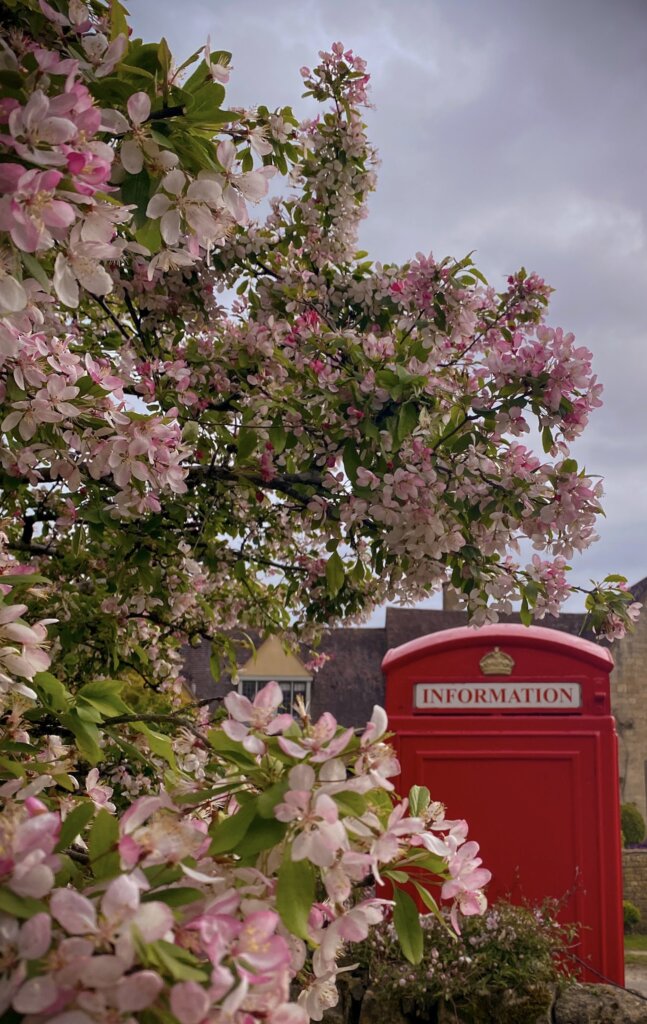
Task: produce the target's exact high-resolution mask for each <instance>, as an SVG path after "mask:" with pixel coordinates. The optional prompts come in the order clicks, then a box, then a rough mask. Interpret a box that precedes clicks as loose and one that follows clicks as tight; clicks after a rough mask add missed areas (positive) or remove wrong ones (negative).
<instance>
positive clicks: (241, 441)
mask: <svg viewBox="0 0 647 1024" xmlns="http://www.w3.org/2000/svg"><path fill="white" fill-rule="evenodd" d="M257 444H258V434H257V433H256V431H255V430H251V429H250V428H249V427H241V428H240V430H239V431H238V440H237V442H236V448H237V451H238V461H239V462H244V461H245V459H248V458H249V456H250V455H251V454H252V452H253V451H254V450H255V448H256V445H257Z"/></svg>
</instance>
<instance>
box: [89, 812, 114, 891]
mask: <svg viewBox="0 0 647 1024" xmlns="http://www.w3.org/2000/svg"><path fill="white" fill-rule="evenodd" d="M118 842H119V823H118V821H117V819H116V818H113V816H112V814H109V813H108V811H106V810H104V809H103V808H101V810H100V811H99V812H98V814H97V816H96V818H95V820H94V824H93V826H92V828H91V829H90V834H89V836H88V853H89V854H90V867H91V868H92V874H93V875H94V877H95V878H96V879H97V880H103V879H107V878H114V877H115V875H118V874H119V870H120V864H119V853H118V852H117V843H118Z"/></svg>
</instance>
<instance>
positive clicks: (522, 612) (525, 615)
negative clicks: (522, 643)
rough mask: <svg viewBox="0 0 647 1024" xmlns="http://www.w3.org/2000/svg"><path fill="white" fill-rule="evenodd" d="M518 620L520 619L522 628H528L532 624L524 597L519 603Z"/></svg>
mask: <svg viewBox="0 0 647 1024" xmlns="http://www.w3.org/2000/svg"><path fill="white" fill-rule="evenodd" d="M519 618H520V619H521V621H522V623H523V624H524V626H530V625H531V624H532V612H531V611H530V608H529V607H528V601H527V599H526V597H524V598H523V599H522V601H521V608H520V609H519Z"/></svg>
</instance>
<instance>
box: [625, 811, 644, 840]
mask: <svg viewBox="0 0 647 1024" xmlns="http://www.w3.org/2000/svg"><path fill="white" fill-rule="evenodd" d="M620 825H621V827H622V834H623V836H624V841H625V845H626V844H627V843H642V841H643V839H644V838H645V819H644V818H643V816H642V814H641V813H640V811H639V810H638V808H637V807H636V805H635V804H623V805H622V807H621V808H620Z"/></svg>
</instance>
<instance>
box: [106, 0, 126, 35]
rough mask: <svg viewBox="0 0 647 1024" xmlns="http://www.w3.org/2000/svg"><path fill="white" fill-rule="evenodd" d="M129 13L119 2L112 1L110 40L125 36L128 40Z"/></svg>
mask: <svg viewBox="0 0 647 1024" xmlns="http://www.w3.org/2000/svg"><path fill="white" fill-rule="evenodd" d="M127 18H128V11H127V10H126V8H125V7H124V6H123V4H121V3H120V2H119V0H110V39H111V40H112V39H116V38H117V36H121V35H124V36H125V37H126V39H128V20H127Z"/></svg>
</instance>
